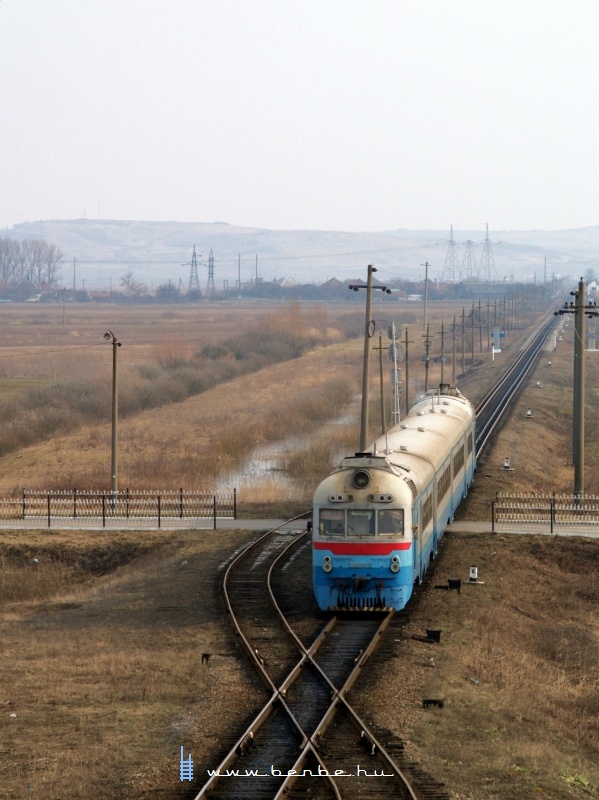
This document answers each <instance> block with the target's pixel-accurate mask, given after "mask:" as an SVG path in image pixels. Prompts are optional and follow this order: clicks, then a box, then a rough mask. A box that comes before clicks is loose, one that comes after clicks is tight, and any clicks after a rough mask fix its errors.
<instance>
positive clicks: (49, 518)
mask: <svg viewBox="0 0 599 800" xmlns="http://www.w3.org/2000/svg"><path fill="white" fill-rule="evenodd" d="M51 519H52V517H51V516H50V495H49V494H48V527H50V521H51Z"/></svg>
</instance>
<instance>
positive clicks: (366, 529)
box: [347, 510, 376, 536]
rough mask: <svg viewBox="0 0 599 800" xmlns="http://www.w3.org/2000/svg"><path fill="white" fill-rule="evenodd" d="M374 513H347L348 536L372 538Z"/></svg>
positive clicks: (365, 511) (363, 511)
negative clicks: (369, 536)
mask: <svg viewBox="0 0 599 800" xmlns="http://www.w3.org/2000/svg"><path fill="white" fill-rule="evenodd" d="M375 516H376V512H375V511H367V510H362V511H349V510H348V512H347V529H348V531H349V532H350V535H352V534H353V535H357V536H368V535H371V536H374V533H375V529H374V521H375Z"/></svg>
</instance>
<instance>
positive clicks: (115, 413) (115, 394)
mask: <svg viewBox="0 0 599 800" xmlns="http://www.w3.org/2000/svg"><path fill="white" fill-rule="evenodd" d="M104 338H105V339H106V341H107V342H110V343H111V344H112V453H111V461H110V475H111V479H110V490H111V492H112V494H113V495H116V493H117V490H118V422H119V388H118V372H117V368H116V364H117V359H116V354H117V348H119V347H120V346H121V343H120V342H119V341H117V338H116V336H115V335H114V333H113V332H112V331H106V333H105V334H104Z"/></svg>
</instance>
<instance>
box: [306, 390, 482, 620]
mask: <svg viewBox="0 0 599 800" xmlns="http://www.w3.org/2000/svg"><path fill="white" fill-rule="evenodd" d="M475 423H476V419H475V412H474V407H473V406H472V404H471V403H470V402H469V401H468V400H467V399H466V398H465V397H464V396H463V395H462V394H461V393H460V392H459V391H458V390H457V389H456V388H452V387H450V386H449V385H448V384H442V385H441V386H440V387H439V389H436V390H431V391H430V392H429V393H428V394H427V396H426V397H424V398H423V399H422V400H421V401H419V402H417V403H416V404H415V405H414V406H413V407H412V408H411V410H410V413H409V414H408V415H407V416H406V417H405V419H403V420H402V421H401V422H400V423H399V424H398V425H396V426H394V427H393V428H391V429H390V430H389V431H388V432H387V433H386V434H385V435H384V436H381V437H379V438H378V439H377V440H376V441H375V442H373V444H372V445H371V447H370V448H369V449H368V452H365V453H356V455H355V456H351V457H349V458H344V459H343V460H342V461H341V463H340V464H339V466H338V467H337V468H336V469H335V470H334V471H333V472H332V473H331V474H330V475H329V476H328V477H327V478H325V480H324V481H322V483H321V484H320V485H319V486H318V488H317V489H316V492H315V494H314V505H313V517H312V522H313V525H312V528H313V530H312V551H313V558H312V573H313V586H314V593H315V596H316V600H317V602H318V605H319V607H320V608H321V609H323V610H326V609H339V608H352V609H363V610H366V609H379V608H395V609H401V608H403V607H404V606H405V605H406V603H407V602H408V600H409V598H410V596H411V594H412V589H413V586H414V583H418V582H420V581H421V580H422V578H423V576H424V574H425V572H426V570H427V568H428V566H429V564H430V562H431V560H432V559H433V558H434V556H435V554H436V552H437V547H438V543H439V540H440V539H441V537H442V536H443V533H444V531H445V528H446V526H447V525H448V524H449V523H450V522H451V520H452V519H453V516H454V514H455V510H456V508H457V507H458V505H459V503H460V501H461V500H462V499H463V498H464V497H465V496H466V493H467V492H468V488H469V486H470V484H471V483H472V480H473V479H474V474H475V470H476V454H475Z"/></svg>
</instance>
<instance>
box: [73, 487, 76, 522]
mask: <svg viewBox="0 0 599 800" xmlns="http://www.w3.org/2000/svg"><path fill="white" fill-rule="evenodd" d="M73 519H77V489H73Z"/></svg>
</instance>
